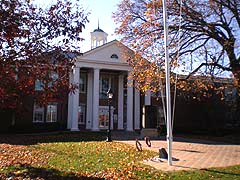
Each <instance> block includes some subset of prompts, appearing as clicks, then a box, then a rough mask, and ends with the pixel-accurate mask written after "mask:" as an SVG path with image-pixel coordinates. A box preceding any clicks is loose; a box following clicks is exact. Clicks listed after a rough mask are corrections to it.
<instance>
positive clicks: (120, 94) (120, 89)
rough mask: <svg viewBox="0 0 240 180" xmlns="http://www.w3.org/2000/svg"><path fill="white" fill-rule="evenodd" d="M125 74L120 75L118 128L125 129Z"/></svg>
mask: <svg viewBox="0 0 240 180" xmlns="http://www.w3.org/2000/svg"><path fill="white" fill-rule="evenodd" d="M123 78H124V77H123V75H119V76H118V129H119V130H122V129H123V99H124V97H123V96H124V94H123V93H124V92H123Z"/></svg>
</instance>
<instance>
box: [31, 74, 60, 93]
mask: <svg viewBox="0 0 240 180" xmlns="http://www.w3.org/2000/svg"><path fill="white" fill-rule="evenodd" d="M50 78H51V81H50V82H48V87H52V86H53V83H54V82H55V81H56V80H57V79H58V74H57V73H55V72H52V73H51V74H50ZM43 86H44V84H43V82H42V81H41V80H39V79H37V80H36V81H35V90H36V91H42V90H43Z"/></svg>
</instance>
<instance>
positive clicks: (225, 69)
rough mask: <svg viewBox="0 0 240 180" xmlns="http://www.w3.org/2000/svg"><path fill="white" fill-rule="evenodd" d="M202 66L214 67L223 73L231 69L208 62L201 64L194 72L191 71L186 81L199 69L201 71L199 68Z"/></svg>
mask: <svg viewBox="0 0 240 180" xmlns="http://www.w3.org/2000/svg"><path fill="white" fill-rule="evenodd" d="M203 66H215V67H218V68H219V69H222V70H224V71H231V70H232V69H231V68H228V67H224V66H222V65H220V64H218V63H216V62H210V63H202V64H200V65H199V66H198V67H197V68H196V69H195V70H193V71H192V72H191V73H190V74H189V75H188V76H187V77H186V79H188V78H190V76H192V75H193V74H195V73H196V72H197V71H198V70H199V69H201V67H203Z"/></svg>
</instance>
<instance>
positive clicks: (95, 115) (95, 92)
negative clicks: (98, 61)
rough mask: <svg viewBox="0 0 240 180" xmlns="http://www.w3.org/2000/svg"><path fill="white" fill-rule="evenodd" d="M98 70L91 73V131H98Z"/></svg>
mask: <svg viewBox="0 0 240 180" xmlns="http://www.w3.org/2000/svg"><path fill="white" fill-rule="evenodd" d="M99 72H100V70H99V69H94V73H93V112H92V113H93V125H92V130H93V131H98V130H99V119H98V118H99V117H98V113H99V112H98V111H99V77H100V75H99V74H100V73H99Z"/></svg>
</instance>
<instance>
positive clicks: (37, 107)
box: [33, 103, 44, 123]
mask: <svg viewBox="0 0 240 180" xmlns="http://www.w3.org/2000/svg"><path fill="white" fill-rule="evenodd" d="M39 112H40V113H41V114H42V119H41V120H35V118H36V113H39ZM43 122H44V107H41V106H39V105H38V104H37V103H34V106H33V123H43Z"/></svg>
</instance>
